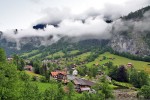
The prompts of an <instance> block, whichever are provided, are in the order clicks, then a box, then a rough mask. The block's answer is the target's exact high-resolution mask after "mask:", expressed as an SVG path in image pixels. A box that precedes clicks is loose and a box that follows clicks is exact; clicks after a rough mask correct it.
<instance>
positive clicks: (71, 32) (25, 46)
mask: <svg viewBox="0 0 150 100" xmlns="http://www.w3.org/2000/svg"><path fill="white" fill-rule="evenodd" d="M46 11H48V12H47V13H48V16H49V15H51V14H53V12H51V11H55V12H57V13H56V14H55V15H53V16H51V17H50V16H49V17H47V18H48V19H47V20H46V18H45V19H40V20H39V21H37V22H39V24H35V25H33V27H31V28H29V29H21V30H19V29H13V30H7V31H4V32H0V42H1V44H0V46H1V47H4V48H5V49H6V51H7V53H8V54H12V53H14V52H21V51H28V50H32V49H36V48H39V47H41V46H48V45H51V44H53V43H56V42H57V41H58V40H60V39H61V38H64V37H65V38H66V40H68V38H70V39H69V41H68V42H78V41H83V40H91V39H98V40H108V41H110V42H109V43H108V44H107V45H108V46H110V47H112V48H113V49H114V50H116V51H119V52H129V53H131V54H136V55H147V54H150V45H149V43H150V40H149V36H150V35H149V34H150V29H149V26H150V25H149V24H150V23H149V22H150V6H147V7H145V8H142V9H140V10H138V11H135V12H132V13H129V14H128V15H127V16H122V15H121V14H119V13H117V12H114V13H112V14H111V12H110V14H109V13H104V12H103V13H102V11H99V10H95V9H92V10H89V11H87V12H85V13H83V14H80V15H76V16H75V15H72V14H71V13H69V11H66V10H60V11H59V9H55V10H50V9H46ZM49 11H50V12H49ZM64 12H65V13H64ZM118 12H119V11H118ZM60 16H61V17H60ZM49 18H50V19H49Z"/></svg>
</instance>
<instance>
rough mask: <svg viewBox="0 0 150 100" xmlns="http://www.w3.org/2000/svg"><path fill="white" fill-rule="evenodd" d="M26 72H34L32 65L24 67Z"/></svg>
mask: <svg viewBox="0 0 150 100" xmlns="http://www.w3.org/2000/svg"><path fill="white" fill-rule="evenodd" d="M24 70H27V71H32V72H33V67H32V66H31V65H26V66H24Z"/></svg>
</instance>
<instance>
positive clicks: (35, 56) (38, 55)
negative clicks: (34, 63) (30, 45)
mask: <svg viewBox="0 0 150 100" xmlns="http://www.w3.org/2000/svg"><path fill="white" fill-rule="evenodd" d="M41 55H42V53H39V54H37V55H34V56H32V57H30V58H29V59H34V58H37V57H40V56H41Z"/></svg>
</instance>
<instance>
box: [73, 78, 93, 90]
mask: <svg viewBox="0 0 150 100" xmlns="http://www.w3.org/2000/svg"><path fill="white" fill-rule="evenodd" d="M73 83H74V85H75V90H76V91H77V92H84V91H90V90H91V86H93V85H94V84H95V83H94V82H91V81H88V80H85V79H81V78H75V79H74V80H73Z"/></svg>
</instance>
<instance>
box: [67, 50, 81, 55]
mask: <svg viewBox="0 0 150 100" xmlns="http://www.w3.org/2000/svg"><path fill="white" fill-rule="evenodd" d="M78 52H80V51H79V50H73V51H69V55H74V54H77V53H78Z"/></svg>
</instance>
